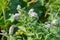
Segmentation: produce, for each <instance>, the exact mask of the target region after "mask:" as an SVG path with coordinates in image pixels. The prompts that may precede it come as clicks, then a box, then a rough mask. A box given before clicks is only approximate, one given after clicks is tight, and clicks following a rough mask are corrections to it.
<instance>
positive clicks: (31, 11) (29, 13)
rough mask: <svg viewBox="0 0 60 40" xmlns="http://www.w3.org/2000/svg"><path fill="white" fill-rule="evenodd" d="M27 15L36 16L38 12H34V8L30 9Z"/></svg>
mask: <svg viewBox="0 0 60 40" xmlns="http://www.w3.org/2000/svg"><path fill="white" fill-rule="evenodd" d="M28 15H29V17H36V18H37V17H38V14H37V13H36V12H34V9H30V10H29V12H28Z"/></svg>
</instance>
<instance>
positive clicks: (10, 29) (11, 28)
mask: <svg viewBox="0 0 60 40" xmlns="http://www.w3.org/2000/svg"><path fill="white" fill-rule="evenodd" d="M13 31H14V25H12V26H11V27H10V28H9V34H13Z"/></svg>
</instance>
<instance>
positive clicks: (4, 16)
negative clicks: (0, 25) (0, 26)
mask: <svg viewBox="0 0 60 40" xmlns="http://www.w3.org/2000/svg"><path fill="white" fill-rule="evenodd" d="M2 11H3V16H4V23H5V22H6V19H5V11H4V9H2Z"/></svg>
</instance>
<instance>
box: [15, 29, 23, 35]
mask: <svg viewBox="0 0 60 40" xmlns="http://www.w3.org/2000/svg"><path fill="white" fill-rule="evenodd" d="M23 33H24V32H23V31H22V30H17V32H16V34H20V35H22V34H23Z"/></svg>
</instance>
